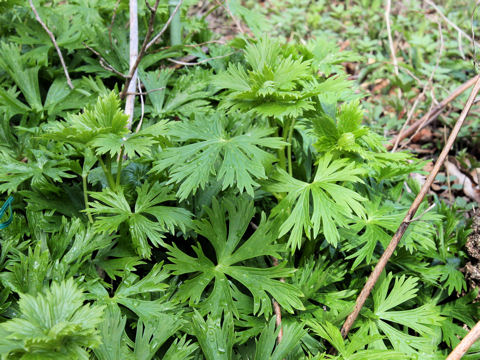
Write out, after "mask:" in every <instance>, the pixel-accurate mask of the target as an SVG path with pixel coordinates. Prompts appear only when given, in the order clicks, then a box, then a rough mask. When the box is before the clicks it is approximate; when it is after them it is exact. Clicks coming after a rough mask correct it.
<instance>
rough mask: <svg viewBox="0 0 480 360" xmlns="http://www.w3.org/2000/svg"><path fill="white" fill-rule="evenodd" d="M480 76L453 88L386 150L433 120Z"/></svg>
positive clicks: (398, 136)
mask: <svg viewBox="0 0 480 360" xmlns="http://www.w3.org/2000/svg"><path fill="white" fill-rule="evenodd" d="M479 78H480V75H477V76H475V77H473V78H471V79H470V80H468V81H467V82H465V83H463V84H462V85H460V86H459V87H458V88H456V89H455V90H453V91H452V92H451V93H450V94H449V95H448V96H447V97H446V98H445V99H444V100H443V101H441V102H440V103H439V104H438V105H437V106H435V107H434V108H433V109H432V111H429V112H428V113H427V114H425V115H424V116H422V118H421V119H419V120H418V121H416V122H415V123H413V124H412V126H410V127H409V128H408V129H407V130H405V131H404V132H403V133H401V134H398V135H397V137H396V138H395V139H393V140H392V141H391V142H390V144H387V145H386V148H387V150H391V149H392V148H393V145H394V144H395V143H396V142H397V141H398V142H400V141H402V140H403V139H406V138H407V137H410V136H412V135H414V134H416V132H418V131H419V130H420V129H422V128H424V127H425V126H427V125H428V124H430V123H431V122H433V121H434V120H436V119H437V118H438V116H439V115H440V114H441V113H442V111H443V109H444V108H445V107H446V106H447V105H448V104H449V103H450V102H452V101H453V100H455V99H456V98H457V97H458V96H460V95H461V94H463V92H464V91H466V90H467V89H469V88H470V87H472V85H473V84H475V83H476V81H477V80H478V79H479Z"/></svg>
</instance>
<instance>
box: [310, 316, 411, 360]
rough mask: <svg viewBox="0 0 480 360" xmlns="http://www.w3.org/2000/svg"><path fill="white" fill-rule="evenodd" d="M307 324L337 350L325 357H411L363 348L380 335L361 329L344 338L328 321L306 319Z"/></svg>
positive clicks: (352, 359) (359, 359)
mask: <svg viewBox="0 0 480 360" xmlns="http://www.w3.org/2000/svg"><path fill="white" fill-rule="evenodd" d="M307 325H308V326H309V327H310V328H311V329H312V330H313V332H315V333H316V334H317V335H318V336H320V337H321V338H323V339H325V340H327V341H328V342H329V343H330V344H332V346H333V347H334V348H335V349H336V350H337V351H338V353H339V354H338V356H328V355H327V359H336V360H384V359H388V360H396V359H398V360H407V359H412V360H413V358H412V357H410V356H408V355H406V354H404V353H401V352H398V351H393V350H387V349H382V350H376V349H365V348H366V347H367V345H368V344H369V343H370V342H372V341H377V340H379V339H381V338H382V337H381V336H380V335H374V336H371V335H368V334H367V332H366V331H365V330H363V329H360V330H359V331H357V332H356V333H355V334H353V335H351V336H350V338H349V340H344V339H343V337H342V334H341V333H340V330H339V329H338V328H337V327H336V326H335V325H333V324H331V323H329V322H324V323H322V322H319V321H317V320H309V321H307Z"/></svg>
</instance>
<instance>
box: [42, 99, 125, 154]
mask: <svg viewBox="0 0 480 360" xmlns="http://www.w3.org/2000/svg"><path fill="white" fill-rule="evenodd" d="M127 122H128V116H127V115H125V113H124V112H123V111H122V110H121V109H120V100H119V99H118V97H117V95H116V94H115V93H114V92H113V91H112V92H111V93H110V94H108V95H107V96H103V97H99V98H98V101H97V103H96V104H95V106H93V107H88V108H87V109H85V110H84V112H83V113H80V114H71V115H69V116H68V117H67V119H66V121H63V122H59V121H56V122H51V123H49V129H48V130H49V131H48V133H47V134H46V135H45V136H46V137H48V138H50V139H53V140H56V141H63V142H67V143H73V144H82V145H86V144H88V143H89V142H90V141H92V140H93V139H95V138H96V137H97V136H99V135H105V134H109V135H110V134H114V135H119V136H125V135H127V134H128V132H129V130H128V129H127Z"/></svg>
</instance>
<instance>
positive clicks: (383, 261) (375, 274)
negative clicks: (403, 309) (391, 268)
mask: <svg viewBox="0 0 480 360" xmlns="http://www.w3.org/2000/svg"><path fill="white" fill-rule="evenodd" d="M476 79H477V81H476V82H475V85H474V87H473V89H472V92H471V93H470V96H469V98H468V100H467V103H466V104H465V107H464V109H463V111H462V113H461V114H460V117H459V118H458V120H457V122H456V124H455V126H454V128H453V130H452V133H451V134H450V136H449V137H448V140H447V143H446V144H445V146H444V148H443V150H442V152H441V153H440V156H439V157H438V159H437V162H436V163H435V166H434V167H433V169H432V171H431V172H430V174H429V175H428V177H427V180H426V181H425V184H423V186H422V188H421V189H420V192H419V193H418V195H417V197H416V198H415V200H414V201H413V203H412V205H411V206H410V209H409V210H408V212H407V214H406V215H405V218H404V219H403V221H402V223H401V224H400V226H399V227H398V229H397V231H396V232H395V235H393V237H392V240H391V241H390V244H388V246H387V248H386V249H385V251H384V253H383V254H382V256H381V258H380V260H379V261H378V263H377V265H376V266H375V268H374V270H373V271H372V273H371V274H370V276H369V278H368V280H367V282H366V284H365V286H364V287H363V289H362V291H361V292H360V294H359V295H358V297H357V300H356V303H355V307H354V310H353V312H352V313H351V314H350V315H349V316H348V317H347V319H346V321H345V323H344V324H343V326H342V330H341V332H342V336H343V337H344V338H345V337H346V336H347V334H348V332H349V331H350V329H351V327H352V325H353V323H354V322H355V320H356V319H357V317H358V314H359V313H360V310H361V309H362V307H363V304H364V303H365V301H366V300H367V298H368V296H369V295H370V292H371V291H372V289H373V287H374V286H375V283H376V282H377V280H378V278H379V277H380V274H381V273H382V272H383V270H384V269H385V266H386V265H387V262H388V260H389V259H390V257H391V256H392V254H393V252H394V251H395V249H396V247H397V245H398V243H399V242H400V240H401V238H402V236H403V234H404V233H405V231H406V230H407V228H408V226H409V224H410V223H411V221H412V219H413V218H414V216H415V213H416V212H417V210H418V208H419V206H420V204H421V203H422V201H423V199H424V197H425V195H426V194H427V192H428V190H429V189H430V186H431V185H432V183H433V181H434V180H435V177H436V176H437V174H438V171H439V170H440V167H441V166H442V165H443V163H444V162H445V159H446V157H447V155H448V152H449V151H450V149H451V147H452V145H453V143H454V142H455V139H456V137H457V135H458V132H459V131H460V129H461V127H462V125H463V122H464V121H465V118H466V117H467V115H468V113H469V111H470V109H471V107H472V105H473V102H474V100H475V97H476V96H477V94H478V92H479V90H480V77H477V78H476Z"/></svg>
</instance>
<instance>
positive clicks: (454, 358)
mask: <svg viewBox="0 0 480 360" xmlns="http://www.w3.org/2000/svg"><path fill="white" fill-rule="evenodd" d="M479 337H480V321H479V322H478V323H477V324H476V325H475V326H474V327H473V328H472V330H470V332H469V333H468V334H467V335H466V336H465V337H464V338H463V339H462V341H460V343H459V344H458V345H457V346H456V347H455V349H453V351H452V352H451V353H450V355H448V357H447V358H446V359H445V360H459V359H461V358H462V356H463V355H464V354H465V353H466V352H467V351H468V349H470V347H471V346H472V345H473V344H474V343H475V341H477V339H478V338H479Z"/></svg>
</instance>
